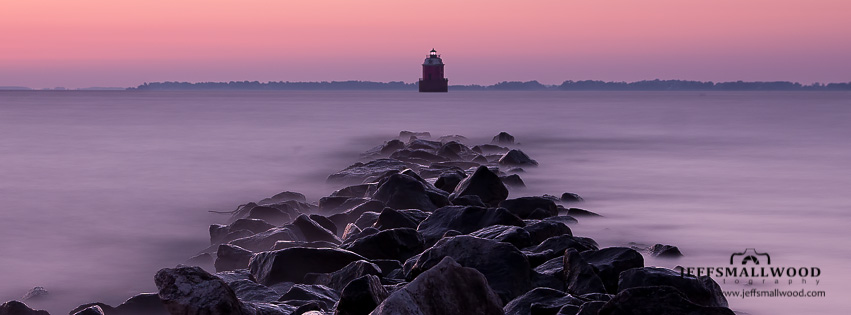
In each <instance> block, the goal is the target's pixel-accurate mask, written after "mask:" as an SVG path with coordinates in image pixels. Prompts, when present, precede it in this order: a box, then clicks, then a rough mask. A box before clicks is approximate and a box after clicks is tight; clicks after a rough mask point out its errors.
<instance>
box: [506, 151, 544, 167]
mask: <svg viewBox="0 0 851 315" xmlns="http://www.w3.org/2000/svg"><path fill="white" fill-rule="evenodd" d="M499 165H504V166H538V162H537V161H535V160H533V159H531V158H529V156H528V155H526V153H523V151H520V150H517V149H514V150H511V151H508V152H506V153H505V154H503V155H502V157H500V158H499Z"/></svg>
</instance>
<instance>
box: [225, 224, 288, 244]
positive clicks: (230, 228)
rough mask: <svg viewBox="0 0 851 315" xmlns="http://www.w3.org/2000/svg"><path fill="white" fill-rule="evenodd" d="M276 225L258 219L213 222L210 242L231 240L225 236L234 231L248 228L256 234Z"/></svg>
mask: <svg viewBox="0 0 851 315" xmlns="http://www.w3.org/2000/svg"><path fill="white" fill-rule="evenodd" d="M274 227H275V226H274V225H271V224H269V223H267V222H266V221H263V220H258V219H238V220H236V221H234V222H233V223H231V224H229V225H221V224H213V225H210V244H211V245H216V244H221V243H223V242H228V241H230V240H225V237H226V236H227V235H228V234H230V233H231V232H234V231H241V230H248V231H250V232H251V233H252V234H256V233H261V232H264V231H267V230H269V229H271V228H274Z"/></svg>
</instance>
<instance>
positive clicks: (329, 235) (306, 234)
mask: <svg viewBox="0 0 851 315" xmlns="http://www.w3.org/2000/svg"><path fill="white" fill-rule="evenodd" d="M329 223H330V222H329ZM290 225H291V226H293V227H294V228H295V229H296V230H297V231H298V232H301V235H302V236H303V239H304V240H306V241H309V242H313V241H325V242H330V243H335V244H340V243H341V241H340V239H339V238H338V237H337V235H335V233H334V232H331V231H329V230H328V229H326V228H325V227H323V226H322V225H321V224H319V223H317V222H316V221H314V220H313V219H311V218H310V217H309V216H307V215H304V214H302V215H300V216H298V217H297V218H296V219H295V220H293V223H292V224H290Z"/></svg>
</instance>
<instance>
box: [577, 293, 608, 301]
mask: <svg viewBox="0 0 851 315" xmlns="http://www.w3.org/2000/svg"><path fill="white" fill-rule="evenodd" d="M614 296H615V295H614V294H608V293H588V294H582V295H580V296H579V298H580V299H583V300H586V301H603V302H607V301H609V300H611V299H612V297H614Z"/></svg>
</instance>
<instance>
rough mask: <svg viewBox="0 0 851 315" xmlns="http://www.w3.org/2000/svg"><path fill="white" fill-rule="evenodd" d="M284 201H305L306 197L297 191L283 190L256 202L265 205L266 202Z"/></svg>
mask: <svg viewBox="0 0 851 315" xmlns="http://www.w3.org/2000/svg"><path fill="white" fill-rule="evenodd" d="M285 201H298V202H307V198H306V197H305V196H304V195H303V194H301V193H297V192H293V191H285V192H282V193H279V194H277V195H274V196H272V197H269V198H266V199H263V200H260V202H258V204H260V205H267V204H273V203H281V202H285Z"/></svg>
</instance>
